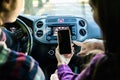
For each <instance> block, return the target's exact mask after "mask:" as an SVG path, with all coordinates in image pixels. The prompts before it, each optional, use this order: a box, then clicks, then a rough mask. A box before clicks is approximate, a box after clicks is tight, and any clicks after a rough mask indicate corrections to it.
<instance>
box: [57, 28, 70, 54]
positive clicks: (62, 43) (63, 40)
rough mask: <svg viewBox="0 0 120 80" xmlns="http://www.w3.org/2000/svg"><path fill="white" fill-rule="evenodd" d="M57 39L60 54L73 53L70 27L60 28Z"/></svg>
mask: <svg viewBox="0 0 120 80" xmlns="http://www.w3.org/2000/svg"><path fill="white" fill-rule="evenodd" d="M57 34H58V36H57V40H58V46H59V52H60V54H70V53H71V34H70V30H69V29H65V30H58V32H57Z"/></svg>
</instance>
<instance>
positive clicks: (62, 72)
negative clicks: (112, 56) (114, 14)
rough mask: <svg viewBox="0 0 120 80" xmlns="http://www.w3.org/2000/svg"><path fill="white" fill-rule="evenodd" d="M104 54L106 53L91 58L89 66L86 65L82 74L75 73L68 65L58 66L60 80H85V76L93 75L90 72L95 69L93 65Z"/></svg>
mask: <svg viewBox="0 0 120 80" xmlns="http://www.w3.org/2000/svg"><path fill="white" fill-rule="evenodd" d="M104 56H105V55H104V54H97V55H95V57H93V59H92V60H91V62H90V64H89V66H88V67H86V68H85V69H84V70H83V71H82V72H81V73H80V74H75V73H74V72H72V70H71V69H70V68H69V66H68V65H60V66H58V77H59V79H60V80H84V78H85V77H87V76H90V75H92V74H91V73H90V72H91V70H93V69H92V68H93V67H92V65H95V63H96V62H97V61H98V60H100V59H101V58H103V57H104Z"/></svg>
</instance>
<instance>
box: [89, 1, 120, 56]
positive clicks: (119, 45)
mask: <svg viewBox="0 0 120 80" xmlns="http://www.w3.org/2000/svg"><path fill="white" fill-rule="evenodd" d="M89 3H90V5H91V7H93V9H94V8H95V9H96V10H97V12H98V20H99V25H100V28H101V30H102V33H103V39H104V40H105V42H104V45H105V53H106V54H107V55H109V56H110V55H111V54H110V53H113V54H112V55H118V54H119V52H120V38H118V37H119V36H118V35H119V34H120V31H119V30H120V29H119V25H120V0H89ZM114 53H116V54H114ZM119 55H120V54H119Z"/></svg>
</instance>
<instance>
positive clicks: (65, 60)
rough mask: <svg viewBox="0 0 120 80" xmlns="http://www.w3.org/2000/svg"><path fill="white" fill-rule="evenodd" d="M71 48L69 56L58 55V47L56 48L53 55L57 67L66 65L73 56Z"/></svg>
mask: <svg viewBox="0 0 120 80" xmlns="http://www.w3.org/2000/svg"><path fill="white" fill-rule="evenodd" d="M73 49H74V48H73V47H72V50H71V53H70V54H60V53H59V47H57V48H56V53H55V56H56V58H57V61H58V66H59V65H62V64H68V63H69V62H70V60H71V58H72V56H73Z"/></svg>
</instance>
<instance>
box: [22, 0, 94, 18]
mask: <svg viewBox="0 0 120 80" xmlns="http://www.w3.org/2000/svg"><path fill="white" fill-rule="evenodd" d="M23 14H25V15H54V16H55V15H71V16H80V17H92V13H91V7H90V6H89V4H88V0H25V9H24V12H23Z"/></svg>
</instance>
